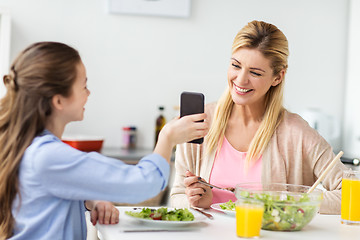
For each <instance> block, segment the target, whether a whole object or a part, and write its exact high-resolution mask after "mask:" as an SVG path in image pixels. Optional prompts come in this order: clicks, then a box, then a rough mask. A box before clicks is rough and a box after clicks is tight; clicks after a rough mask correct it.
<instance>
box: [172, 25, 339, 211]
mask: <svg viewBox="0 0 360 240" xmlns="http://www.w3.org/2000/svg"><path fill="white" fill-rule="evenodd" d="M288 55H289V50H288V41H287V39H286V37H285V35H284V34H283V33H282V32H281V31H280V30H279V29H278V28H277V27H276V26H274V25H272V24H269V23H266V22H261V21H252V22H250V23H248V24H247V25H246V26H245V27H244V28H243V29H241V30H240V32H239V33H238V34H237V35H236V37H235V39H234V42H233V46H232V56H231V59H230V65H229V69H228V76H227V79H228V88H227V89H226V91H225V92H224V94H223V96H222V97H221V98H220V99H219V101H218V102H217V103H213V104H209V105H207V106H206V110H205V111H206V113H207V116H208V117H207V121H208V122H209V123H211V127H210V130H209V134H208V135H207V136H206V137H205V141H204V143H203V144H202V145H197V144H189V143H185V144H181V145H179V146H178V147H177V152H176V160H175V166H176V175H175V180H174V185H173V187H172V190H171V205H172V206H175V207H185V206H195V207H201V208H209V207H210V205H211V204H213V203H221V202H227V201H228V200H229V199H232V200H235V199H236V198H235V196H234V194H233V193H231V192H226V191H222V190H217V189H210V188H209V187H206V186H204V185H203V184H200V183H198V180H199V179H201V178H202V179H203V180H204V181H207V182H210V183H212V184H214V185H218V186H221V187H234V186H235V185H236V184H237V183H241V182H266V183H268V182H277V183H291V184H301V185H308V186H310V185H312V184H313V183H314V182H315V181H316V179H317V178H318V177H319V176H320V174H321V173H322V172H323V170H324V169H325V168H326V166H327V165H328V163H329V162H330V161H331V160H332V159H333V158H334V153H333V150H332V148H331V146H330V145H329V144H328V143H327V142H326V141H325V140H324V139H323V138H322V137H321V136H320V135H319V134H318V133H317V132H316V131H315V130H314V129H312V128H311V127H310V126H309V125H308V124H307V122H305V121H304V120H303V119H302V118H301V117H300V116H298V115H296V114H294V113H290V112H289V111H287V110H286V109H284V107H283V89H284V84H285V74H286V70H287V67H288V62H287V59H288ZM299 101H301V99H299ZM343 169H345V166H344V165H343V164H341V163H340V162H339V163H337V165H336V166H335V167H334V168H333V169H332V171H331V172H330V173H329V174H328V176H327V177H326V178H325V179H324V180H323V186H324V187H325V188H326V190H327V191H326V192H325V194H324V200H323V202H322V205H321V208H320V212H322V213H329V214H331V213H339V212H340V199H341V193H340V188H341V172H342V170H343Z"/></svg>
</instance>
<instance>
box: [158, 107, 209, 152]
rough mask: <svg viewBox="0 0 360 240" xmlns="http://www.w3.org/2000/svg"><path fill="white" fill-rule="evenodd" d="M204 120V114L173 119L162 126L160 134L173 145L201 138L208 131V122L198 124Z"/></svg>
mask: <svg viewBox="0 0 360 240" xmlns="http://www.w3.org/2000/svg"><path fill="white" fill-rule="evenodd" d="M204 119H206V114H205V113H200V114H193V115H188V116H184V117H182V118H179V117H177V118H174V119H173V120H171V121H170V122H168V123H167V124H166V125H165V126H164V128H163V129H162V130H161V132H160V134H161V135H163V137H165V138H167V139H168V141H170V142H171V143H172V144H173V145H176V144H179V143H184V142H189V141H191V140H194V139H198V138H202V137H204V136H205V135H206V134H207V133H208V131H209V124H208V122H206V121H203V122H199V121H201V120H204Z"/></svg>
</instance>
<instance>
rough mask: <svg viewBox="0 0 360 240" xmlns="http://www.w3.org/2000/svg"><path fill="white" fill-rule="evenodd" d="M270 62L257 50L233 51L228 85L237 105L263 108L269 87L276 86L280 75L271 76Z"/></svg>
mask: <svg viewBox="0 0 360 240" xmlns="http://www.w3.org/2000/svg"><path fill="white" fill-rule="evenodd" d="M270 64H271V62H270V60H269V59H266V58H265V57H264V55H263V54H262V53H261V52H260V51H259V50H257V49H249V48H240V49H238V50H237V51H235V52H234V53H233V55H232V57H231V60H230V66H229V69H228V84H229V89H230V93H231V96H232V99H233V101H234V103H235V104H237V105H249V106H252V105H253V106H264V103H265V95H266V93H267V92H268V90H269V89H270V87H271V86H276V85H278V84H279V83H280V82H281V80H282V75H281V74H279V75H277V76H274V75H273V70H272V69H271V67H270Z"/></svg>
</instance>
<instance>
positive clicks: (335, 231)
mask: <svg viewBox="0 0 360 240" xmlns="http://www.w3.org/2000/svg"><path fill="white" fill-rule="evenodd" d="M117 208H118V209H119V212H120V215H119V223H118V224H115V225H102V224H99V223H97V224H96V225H95V227H96V230H97V234H98V238H99V239H100V240H118V239H128V240H140V239H156V240H184V239H189V240H190V239H207V240H211V239H214V240H215V239H216V240H231V239H241V238H239V237H237V235H236V219H235V214H229V213H225V212H222V211H218V210H215V209H206V210H204V212H206V213H208V214H211V215H212V216H213V219H209V218H207V217H205V216H204V215H202V214H201V217H200V216H199V215H196V216H198V219H200V221H195V222H194V223H192V224H188V225H179V226H177V225H176V223H174V225H161V223H158V222H159V221H157V222H155V223H150V224H147V223H145V224H144V223H143V222H141V221H138V220H137V219H134V218H132V217H129V216H128V215H127V214H125V211H133V210H134V207H124V206H119V207H117ZM196 216H195V219H196ZM153 221H155V220H153ZM260 239H264V240H265V239H266V240H289V239H290V240H304V239H306V240H318V239H326V240H360V226H358V225H345V224H342V223H341V219H340V215H323V214H317V215H316V216H315V217H314V218H313V219H312V220H311V222H310V223H309V224H307V225H306V226H305V227H304V228H303V229H302V230H300V231H292V232H290V231H289V232H283V231H269V230H261V231H260Z"/></svg>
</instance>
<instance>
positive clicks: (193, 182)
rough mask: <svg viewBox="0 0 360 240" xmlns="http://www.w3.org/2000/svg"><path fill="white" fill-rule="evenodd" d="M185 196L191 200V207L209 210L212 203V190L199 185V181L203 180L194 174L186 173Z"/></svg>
mask: <svg viewBox="0 0 360 240" xmlns="http://www.w3.org/2000/svg"><path fill="white" fill-rule="evenodd" d="M185 176H186V177H185V179H184V184H185V187H186V189H185V194H186V196H187V198H188V200H189V203H190V206H192V207H200V208H209V207H210V205H211V203H212V198H213V195H212V191H211V188H210V187H208V186H205V185H204V184H201V183H198V180H200V179H201V180H203V181H205V180H204V179H202V178H201V177H198V176H195V175H194V174H193V173H192V172H190V171H186V173H185Z"/></svg>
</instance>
